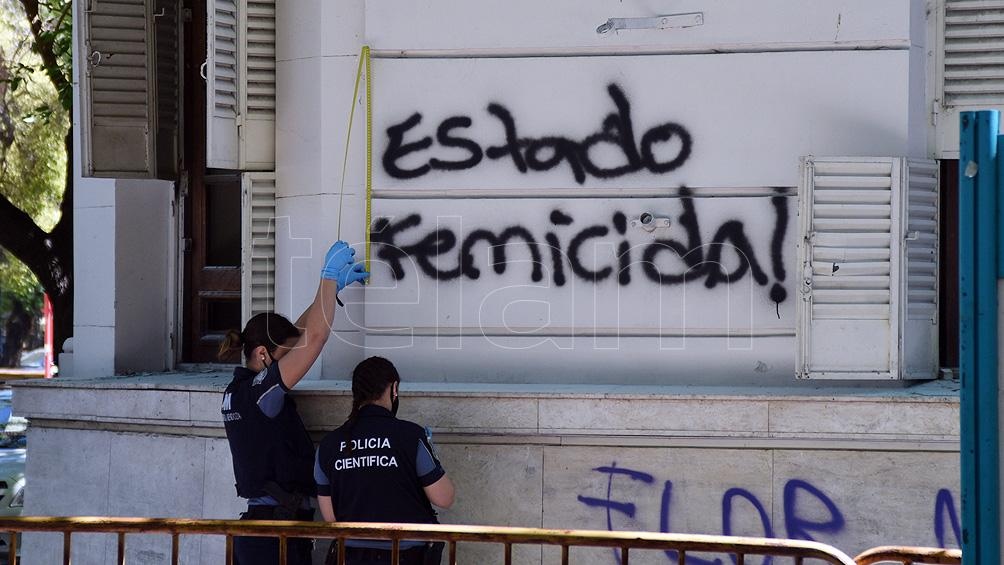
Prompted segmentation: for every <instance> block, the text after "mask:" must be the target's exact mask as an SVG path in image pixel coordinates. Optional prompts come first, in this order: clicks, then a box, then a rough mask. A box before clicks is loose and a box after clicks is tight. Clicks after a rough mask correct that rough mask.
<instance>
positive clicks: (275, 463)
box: [222, 363, 316, 498]
mask: <svg viewBox="0 0 1004 565" xmlns="http://www.w3.org/2000/svg"><path fill="white" fill-rule="evenodd" d="M273 370H274V371H275V373H276V375H275V376H274V377H277V376H278V375H277V373H278V363H273V364H272V366H271V367H270V368H269V371H273ZM258 376H261V374H259V375H258ZM269 376H273V375H269ZM255 378H256V375H255V373H254V372H253V371H251V370H250V369H246V368H244V367H236V368H235V369H234V379H233V380H232V381H231V382H230V384H229V385H228V386H227V390H226V392H225V393H224V397H223V398H224V401H223V410H222V412H223V420H224V427H225V428H226V431H227V440H228V441H229V442H230V454H231V455H232V457H233V462H234V477H235V478H236V480H237V484H236V486H237V495H238V496H240V497H243V498H256V497H262V496H266V495H267V494H268V493H266V492H265V483H266V482H268V481H274V482H275V483H277V484H278V485H279V486H280V487H282V488H283V489H284V490H286V491H287V492H289V493H298V494H302V495H305V496H314V495H315V493H316V484H315V483H314V475H313V468H314V444H313V442H312V441H311V439H310V436H309V435H308V434H307V429H306V428H305V427H304V425H303V420H301V419H300V414H299V413H298V412H297V411H296V402H295V401H294V400H293V399H292V398H290V396H289V395H288V394H286V395H285V398H284V404H283V407H282V409H281V410H280V411H279V413H278V414H277V415H276V417H275V418H269V417H267V416H265V414H264V413H263V412H262V411H261V409H259V408H258V405H257V401H258V399H257V398H255V395H254V394H253V391H252V390H251V384H252V380H253V379H255ZM276 380H278V379H276Z"/></svg>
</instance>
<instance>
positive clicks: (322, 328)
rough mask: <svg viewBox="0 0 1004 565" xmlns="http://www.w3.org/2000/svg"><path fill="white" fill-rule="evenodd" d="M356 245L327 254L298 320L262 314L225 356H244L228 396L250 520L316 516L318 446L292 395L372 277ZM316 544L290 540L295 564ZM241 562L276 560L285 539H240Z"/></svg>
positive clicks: (263, 564) (234, 335)
mask: <svg viewBox="0 0 1004 565" xmlns="http://www.w3.org/2000/svg"><path fill="white" fill-rule="evenodd" d="M354 256H355V250H353V249H352V248H351V247H349V246H348V244H346V243H345V242H344V241H338V242H335V244H334V245H332V246H331V249H329V250H328V252H327V254H326V255H325V258H324V268H323V269H322V270H321V280H320V283H319V285H318V288H317V294H316V296H315V297H314V301H313V302H312V303H311V304H310V306H308V307H307V309H306V310H305V311H304V312H303V314H302V315H301V316H300V318H299V319H298V320H297V321H296V324H293V323H291V322H290V321H289V320H287V319H286V318H284V317H282V316H280V315H279V314H274V313H271V312H269V313H263V314H258V315H256V316H254V317H252V318H251V319H250V320H248V322H247V325H246V326H245V327H244V329H243V330H242V331H237V330H236V329H235V330H231V331H229V332H228V333H227V335H226V338H225V339H224V341H223V344H222V345H221V346H220V358H221V359H224V358H228V357H232V356H233V355H234V354H236V353H237V352H240V353H242V354H243V365H241V366H238V367H236V368H234V378H233V380H232V381H231V382H230V384H229V385H228V386H227V389H226V391H225V392H224V394H223V405H222V407H221V412H222V414H223V423H224V427H225V428H226V431H227V440H228V441H229V443H230V454H231V456H232V458H233V463H234V477H235V478H236V487H237V495H238V496H240V497H242V498H246V499H247V500H248V509H247V512H244V513H243V514H241V519H246V520H312V519H313V516H314V511H313V509H312V507H311V504H310V499H311V498H312V497H313V496H315V493H316V487H315V485H314V480H313V475H312V468H313V461H314V446H313V442H312V441H311V440H310V436H309V435H308V434H307V430H306V428H305V427H304V425H303V420H301V419H300V415H299V413H298V412H297V411H296V403H295V402H294V401H293V399H292V398H290V397H289V395H287V394H286V393H287V392H289V390H290V389H292V388H293V387H294V386H296V384H297V383H298V382H300V379H302V378H303V376H304V375H305V374H307V370H308V369H310V367H311V365H313V364H314V361H316V360H317V357H318V355H320V353H321V350H322V349H323V348H324V344H325V343H326V342H327V340H328V336H329V335H330V334H331V323H332V321H333V319H334V315H335V304H336V301H337V298H336V296H337V293H338V292H339V291H340V290H342V289H343V288H345V287H346V286H348V285H350V284H352V283H355V282H362V281H363V280H365V279H366V277H368V276H369V273H367V272H366V271H365V269H364V267H363V265H362V264H361V263H355V261H354ZM312 546H313V544H312V542H311V540H308V539H291V540H289V543H288V544H287V561H286V563H288V564H289V565H309V564H310V562H311V551H312ZM234 557H235V561H236V563H237V565H275V564H276V563H278V562H279V540H278V538H266V537H236V538H234Z"/></svg>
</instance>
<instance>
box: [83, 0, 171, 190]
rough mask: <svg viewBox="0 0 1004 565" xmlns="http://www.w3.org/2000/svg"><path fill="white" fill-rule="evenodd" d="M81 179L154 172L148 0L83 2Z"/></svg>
mask: <svg viewBox="0 0 1004 565" xmlns="http://www.w3.org/2000/svg"><path fill="white" fill-rule="evenodd" d="M76 4H77V5H78V6H80V7H81V10H82V14H81V16H82V17H81V18H80V20H78V21H82V22H83V26H82V30H83V38H82V39H83V44H82V53H81V55H82V57H81V58H82V61H81V64H83V65H84V68H83V72H82V73H81V77H82V80H83V82H84V85H83V88H82V89H81V103H82V106H83V108H82V111H81V117H82V119H83V120H84V122H85V123H84V128H83V130H84V131H83V132H82V133H83V136H82V137H83V139H82V140H83V150H84V151H83V155H84V171H83V172H84V175H86V176H106V177H151V176H153V175H154V174H155V166H156V165H155V158H154V155H156V151H155V146H154V143H155V141H154V137H155V136H154V134H153V131H154V129H155V128H154V123H153V122H154V110H153V108H154V104H155V100H156V96H155V93H154V91H153V86H152V85H153V84H154V68H155V60H154V51H155V50H154V49H153V48H152V45H153V33H152V29H151V28H152V26H151V25H150V22H151V14H150V2H149V0H115V1H114V2H110V1H107V0H84V1H82V2H77V3H76Z"/></svg>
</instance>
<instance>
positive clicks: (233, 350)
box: [216, 330, 244, 361]
mask: <svg viewBox="0 0 1004 565" xmlns="http://www.w3.org/2000/svg"><path fill="white" fill-rule="evenodd" d="M242 347H244V336H242V335H241V332H239V331H237V330H227V335H226V336H224V337H223V343H221V344H220V351H219V352H218V353H217V354H216V358H217V359H219V360H220V361H233V360H235V357H236V355H237V353H239V352H240V350H241V348H242Z"/></svg>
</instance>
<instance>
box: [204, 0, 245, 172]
mask: <svg viewBox="0 0 1004 565" xmlns="http://www.w3.org/2000/svg"><path fill="white" fill-rule="evenodd" d="M207 6H208V8H209V20H208V22H207V25H206V30H207V33H208V41H207V47H206V51H207V53H206V55H207V56H206V137H207V139H206V153H207V155H206V166H207V167H210V168H217V169H237V168H238V159H237V157H238V155H237V153H238V152H237V125H238V116H239V112H238V93H237V90H238V89H237V85H238V76H237V68H238V65H237V58H238V54H237V51H238V49H237V45H238V37H237V35H238V34H237V28H238V14H237V0H212V1H211V2H209V3H208V4H207Z"/></svg>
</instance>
